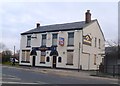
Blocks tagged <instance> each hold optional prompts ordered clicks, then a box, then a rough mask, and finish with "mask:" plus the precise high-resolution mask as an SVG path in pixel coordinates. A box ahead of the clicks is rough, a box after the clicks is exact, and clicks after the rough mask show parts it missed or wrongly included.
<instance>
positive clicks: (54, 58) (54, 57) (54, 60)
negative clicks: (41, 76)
mask: <svg viewBox="0 0 120 86" xmlns="http://www.w3.org/2000/svg"><path fill="white" fill-rule="evenodd" d="M53 68H56V56H53Z"/></svg>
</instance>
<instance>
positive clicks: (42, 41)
mask: <svg viewBox="0 0 120 86" xmlns="http://www.w3.org/2000/svg"><path fill="white" fill-rule="evenodd" d="M44 40H45V44H44ZM46 42H47V34H42V40H41V46H46Z"/></svg>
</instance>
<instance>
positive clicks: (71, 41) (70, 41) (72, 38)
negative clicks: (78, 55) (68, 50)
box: [68, 32, 74, 46]
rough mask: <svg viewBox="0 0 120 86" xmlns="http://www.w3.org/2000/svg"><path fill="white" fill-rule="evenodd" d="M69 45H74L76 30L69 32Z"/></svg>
mask: <svg viewBox="0 0 120 86" xmlns="http://www.w3.org/2000/svg"><path fill="white" fill-rule="evenodd" d="M68 46H74V32H70V33H68Z"/></svg>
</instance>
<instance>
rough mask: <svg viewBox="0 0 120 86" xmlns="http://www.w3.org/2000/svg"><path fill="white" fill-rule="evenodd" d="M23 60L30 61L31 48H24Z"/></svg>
mask: <svg viewBox="0 0 120 86" xmlns="http://www.w3.org/2000/svg"><path fill="white" fill-rule="evenodd" d="M21 62H27V63H29V62H30V50H22V59H21Z"/></svg>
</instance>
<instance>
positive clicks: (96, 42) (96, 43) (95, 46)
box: [95, 38, 97, 47]
mask: <svg viewBox="0 0 120 86" xmlns="http://www.w3.org/2000/svg"><path fill="white" fill-rule="evenodd" d="M95 47H97V38H95Z"/></svg>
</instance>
